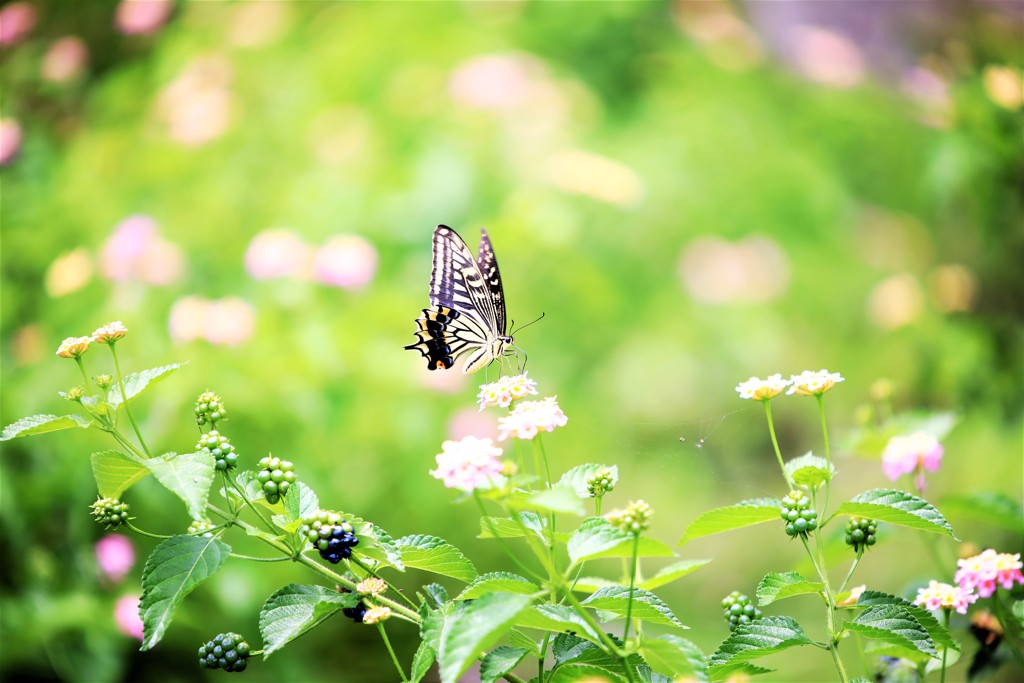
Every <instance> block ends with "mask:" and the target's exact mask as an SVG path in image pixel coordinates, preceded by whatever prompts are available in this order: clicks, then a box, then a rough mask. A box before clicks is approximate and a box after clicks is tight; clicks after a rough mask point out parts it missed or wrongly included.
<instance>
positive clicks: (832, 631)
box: [800, 530, 850, 683]
mask: <svg viewBox="0 0 1024 683" xmlns="http://www.w3.org/2000/svg"><path fill="white" fill-rule="evenodd" d="M818 533H819V534H820V533H821V532H820V530H819V532H818ZM800 540H801V541H802V542H803V544H804V550H806V551H807V555H808V557H810V558H811V564H812V565H814V569H815V571H817V572H818V577H819V578H821V582H822V583H824V584H825V601H826V603H827V608H826V612H825V617H826V620H827V622H828V635H829V641H828V651H829V652H830V653H831V655H832V661H833V663H835V665H836V671H837V672H839V680H840V681H841V682H842V683H849V680H850V679H849V677H848V675H847V673H846V668H845V667H844V666H843V660H842V659H841V658H840V657H839V638H838V635H837V634H836V617H835V611H836V599H835V595H834V594H833V593H832V587H831V586H830V585H829V580H828V571H827V570H826V568H825V561H824V558H821V564H820V566H819V563H818V560H817V559H815V557H814V553H812V552H811V546H810V545H808V544H807V539H806V538H804V537H803V535H802V534H801V536H800ZM817 547H818V550H819V552H820V550H821V545H820V543H818V544H817Z"/></svg>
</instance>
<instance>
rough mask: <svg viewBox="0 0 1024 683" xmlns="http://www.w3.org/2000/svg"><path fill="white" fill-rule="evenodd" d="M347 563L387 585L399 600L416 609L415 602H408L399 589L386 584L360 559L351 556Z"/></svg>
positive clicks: (385, 581)
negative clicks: (396, 594)
mask: <svg viewBox="0 0 1024 683" xmlns="http://www.w3.org/2000/svg"><path fill="white" fill-rule="evenodd" d="M348 561H349V562H350V563H351V564H354V565H355V566H357V567H359V568H360V569H362V570H363V571H364V572H366V573H367V574H369V575H370V576H372V577H375V578H378V579H380V580H381V581H383V582H384V583H387V585H388V588H390V589H391V590H393V591H395V592H396V593H398V595H399V597H401V598H402V599H403V600H405V604H407V605H409V607H412V608H413V609H416V603H415V602H413V601H412V600H410V599H409V598H408V597H406V595H405V593H403V592H402V590H401V589H400V588H397V587H396V586H392V585H391V584H390V583H388V581H387V579H384V578H383V577H381V575H380V574H378V573H377V572H376V571H375V570H374V569H373V567H371V566H369V565H368V564H366V563H365V562H363V561H362V560H360V559H359V558H358V557H354V556H353V557H349V558H348Z"/></svg>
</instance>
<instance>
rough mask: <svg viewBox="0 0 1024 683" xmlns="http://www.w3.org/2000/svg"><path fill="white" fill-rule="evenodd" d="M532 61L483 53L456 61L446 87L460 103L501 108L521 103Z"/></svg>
mask: <svg viewBox="0 0 1024 683" xmlns="http://www.w3.org/2000/svg"><path fill="white" fill-rule="evenodd" d="M536 68H537V65H536V61H535V60H531V59H529V58H526V57H523V56H521V55H484V56H482V57H474V58H473V59H470V60H469V61H467V62H464V63H462V64H460V65H459V66H458V67H457V68H456V69H455V72H454V73H453V74H452V78H451V82H450V84H449V88H450V90H451V93H452V97H454V98H455V99H456V100H457V101H458V102H460V103H461V104H465V105H469V106H473V107H478V108H480V109H505V108H508V107H515V106H517V105H520V104H522V103H523V102H524V101H525V100H526V98H527V96H528V94H529V90H530V80H531V72H532V71H535V70H536Z"/></svg>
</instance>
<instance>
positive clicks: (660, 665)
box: [640, 634, 709, 682]
mask: <svg viewBox="0 0 1024 683" xmlns="http://www.w3.org/2000/svg"><path fill="white" fill-rule="evenodd" d="M640 656H641V657H643V658H644V661H645V662H647V665H648V666H650V667H651V668H652V669H653V670H654V671H656V672H658V673H660V674H662V675H665V676H668V677H670V678H672V679H676V678H686V677H690V678H693V679H695V680H698V681H705V682H706V681H708V680H709V676H708V665H707V661H706V660H705V658H704V653H703V652H701V651H700V648H699V647H697V646H696V645H694V644H693V643H691V642H690V641H688V640H686V639H685V638H680V637H679V636H675V635H672V634H664V635H660V636H658V637H656V638H648V637H646V636H645V637H644V638H643V639H642V640H641V641H640Z"/></svg>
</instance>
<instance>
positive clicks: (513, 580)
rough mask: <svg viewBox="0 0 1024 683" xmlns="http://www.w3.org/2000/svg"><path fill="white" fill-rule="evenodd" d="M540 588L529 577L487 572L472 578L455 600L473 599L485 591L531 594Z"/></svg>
mask: <svg viewBox="0 0 1024 683" xmlns="http://www.w3.org/2000/svg"><path fill="white" fill-rule="evenodd" d="M539 592H540V588H539V587H538V586H537V585H536V584H534V583H533V582H532V581H530V580H529V579H526V578H524V577H522V576H519V575H518V574H513V573H511V572H489V573H487V574H481V575H480V576H478V577H476V578H475V579H473V582H472V583H471V584H469V585H468V586H466V588H465V589H464V590H463V591H462V593H460V594H459V596H458V597H457V598H455V599H456V600H473V599H475V598H479V597H480V596H482V595H486V594H487V593H520V594H522V595H533V594H535V593H539Z"/></svg>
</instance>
